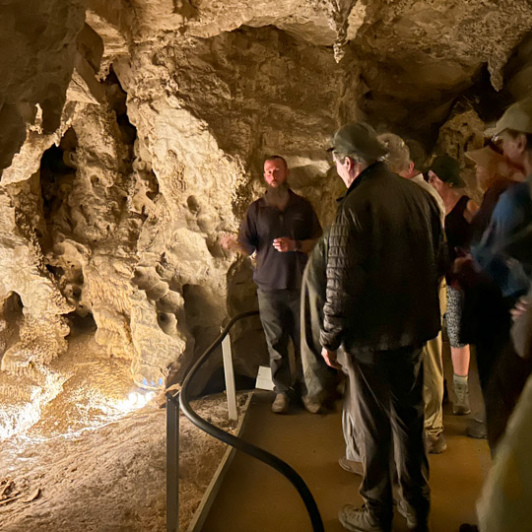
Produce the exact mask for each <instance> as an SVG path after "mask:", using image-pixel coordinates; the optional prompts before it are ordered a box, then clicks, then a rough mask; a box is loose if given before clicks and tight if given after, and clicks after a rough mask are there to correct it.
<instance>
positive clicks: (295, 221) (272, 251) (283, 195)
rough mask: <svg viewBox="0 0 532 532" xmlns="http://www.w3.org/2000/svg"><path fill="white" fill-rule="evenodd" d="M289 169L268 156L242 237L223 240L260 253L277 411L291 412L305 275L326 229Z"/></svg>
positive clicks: (258, 275)
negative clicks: (292, 360)
mask: <svg viewBox="0 0 532 532" xmlns="http://www.w3.org/2000/svg"><path fill="white" fill-rule="evenodd" d="M288 174H289V170H288V166H287V164H286V161H285V159H284V158H283V157H280V156H279V155H274V156H272V157H268V159H266V161H265V162H264V179H265V181H266V184H267V190H266V193H265V194H264V196H263V197H262V198H260V199H258V200H257V201H254V202H253V203H252V204H251V205H250V207H249V209H248V211H247V214H246V217H245V219H244V221H243V223H242V225H241V227H240V232H239V236H238V241H237V240H236V239H235V238H234V237H233V236H232V235H226V236H225V237H223V238H222V240H221V241H220V243H221V245H222V246H223V247H224V248H226V249H232V250H235V251H238V250H239V251H241V252H245V253H247V254H249V255H251V254H253V253H254V252H256V253H257V266H256V268H255V271H254V273H253V280H254V281H255V284H256V285H257V296H258V300H259V311H260V319H261V322H262V327H263V328H264V334H265V336H266V342H267V344H268V351H269V354H270V367H271V370H272V379H273V383H274V386H275V392H276V394H277V395H276V398H275V401H274V402H273V405H272V411H273V412H275V413H277V414H283V413H286V412H287V411H288V408H289V406H290V399H291V397H293V396H294V395H295V390H294V388H293V386H292V378H291V373H290V365H289V360H288V344H289V339H290V338H291V339H292V342H293V344H294V350H295V354H296V364H297V367H298V375H297V379H296V380H297V381H298V382H297V383H298V384H299V385H300V386H302V385H303V382H302V378H301V362H300V359H299V345H300V322H299V319H300V318H299V316H300V314H299V307H300V289H301V278H302V276H303V270H304V268H305V264H306V262H307V254H308V253H309V252H310V251H311V250H312V247H313V246H314V243H315V242H316V239H317V238H319V236H320V235H321V233H322V230H321V226H320V223H319V221H318V218H317V216H316V213H315V212H314V209H313V208H312V205H311V204H310V202H309V201H307V200H306V199H305V198H302V197H301V196H298V195H297V194H295V193H294V192H293V191H292V190H290V188H289V187H288V183H287V178H288ZM303 399H305V398H303Z"/></svg>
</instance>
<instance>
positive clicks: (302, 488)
mask: <svg viewBox="0 0 532 532" xmlns="http://www.w3.org/2000/svg"><path fill="white" fill-rule="evenodd" d="M257 314H258V311H257V310H254V311H249V312H243V313H242V314H238V315H237V316H235V317H234V318H232V319H231V321H230V322H229V323H228V324H227V326H226V327H225V328H224V329H223V330H222V332H221V333H220V335H219V336H218V338H216V340H214V342H213V343H212V344H211V346H210V347H209V348H208V349H207V350H206V351H205V353H204V354H203V355H202V356H201V357H200V358H199V359H198V361H197V362H196V363H195V364H194V366H193V367H192V369H191V370H190V371H189V373H188V374H187V376H186V378H185V380H184V382H183V385H182V387H181V392H180V393H179V404H180V406H181V410H182V411H183V414H185V416H186V417H187V418H188V419H189V420H190V421H191V422H192V423H193V424H194V425H196V427H198V428H200V429H201V430H203V431H204V432H206V433H207V434H210V435H211V436H213V437H214V438H216V439H218V440H220V441H222V442H224V443H227V444H228V445H231V446H232V447H234V448H236V449H238V450H239V451H242V452H244V453H246V454H248V455H250V456H252V457H254V458H256V459H258V460H260V461H261V462H264V463H265V464H267V465H269V466H270V467H273V468H274V469H276V470H277V471H279V473H281V474H282V475H284V476H285V477H286V478H287V479H288V480H289V481H290V482H291V483H292V485H293V486H294V487H295V488H296V490H297V492H298V493H299V495H300V496H301V498H302V499H303V503H304V504H305V507H306V509H307V512H308V514H309V517H310V521H311V524H312V529H313V531H314V532H324V528H323V521H322V519H321V515H320V512H319V510H318V506H317V505H316V501H315V500H314V497H313V496H312V493H311V492H310V490H309V488H308V486H307V485H306V484H305V482H304V480H303V479H302V478H301V476H300V475H299V474H298V473H297V472H296V471H295V470H294V469H293V468H292V467H291V466H290V465H289V464H287V463H286V462H284V461H283V460H281V459H280V458H278V457H277V456H275V455H273V454H271V453H269V452H268V451H265V450H263V449H261V448H260V447H257V446H255V445H252V444H251V443H248V442H246V441H244V440H242V439H241V438H238V437H237V436H233V435H232V434H229V433H228V432H225V431H224V430H222V429H220V428H218V427H216V426H215V425H213V424H212V423H209V422H208V421H206V420H205V419H203V418H202V417H200V416H199V415H198V414H197V413H196V412H195V411H194V410H193V409H192V407H191V406H190V402H189V399H188V388H189V386H190V383H191V381H192V380H193V379H194V376H195V375H196V373H197V372H198V370H199V369H200V368H201V367H202V366H203V364H204V363H205V362H206V361H207V359H208V358H209V356H210V355H211V354H212V353H213V352H214V350H215V349H216V348H217V347H218V346H219V345H220V344H221V343H222V341H223V339H224V338H225V337H226V336H227V334H229V331H230V330H231V328H232V327H233V325H234V324H235V323H236V322H238V321H240V320H242V319H244V318H247V317H250V316H255V315H257ZM167 396H168V398H169V400H170V399H171V400H173V401H175V397H174V396H172V395H171V394H169V393H167ZM169 402H170V401H169Z"/></svg>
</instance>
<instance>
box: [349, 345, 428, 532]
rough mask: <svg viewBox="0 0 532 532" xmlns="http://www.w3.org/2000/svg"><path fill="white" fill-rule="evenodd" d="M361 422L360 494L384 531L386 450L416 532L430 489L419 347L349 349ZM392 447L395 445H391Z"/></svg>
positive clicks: (424, 518) (389, 501) (388, 476)
mask: <svg viewBox="0 0 532 532" xmlns="http://www.w3.org/2000/svg"><path fill="white" fill-rule="evenodd" d="M349 373H350V375H349V377H350V378H353V379H354V380H355V383H356V386H355V393H356V396H357V400H358V401H357V402H358V408H359V412H358V415H359V416H360V417H359V419H360V421H361V430H360V431H359V432H360V436H361V437H362V441H361V442H360V443H361V447H362V461H363V465H364V471H365V474H364V480H363V481H362V485H361V488H360V494H361V495H362V497H363V498H364V501H365V503H366V506H367V508H368V510H369V511H370V513H371V514H372V515H373V516H374V517H375V518H376V519H377V520H378V521H379V522H380V523H381V526H382V527H383V528H384V529H385V530H389V529H391V523H392V518H393V498H392V470H391V469H392V467H393V465H392V460H391V456H392V451H393V450H394V447H395V453H394V455H395V462H396V467H397V474H398V478H399V485H400V487H401V492H402V497H403V499H404V500H405V502H406V503H407V504H408V511H409V514H411V515H412V516H414V517H415V519H416V521H417V523H418V526H419V527H420V529H422V528H423V526H425V525H426V524H427V523H428V514H429V507H430V490H429V485H428V469H429V465H428V460H427V454H426V450H425V441H424V428H423V422H424V407H423V359H422V347H405V348H402V349H397V350H391V351H362V350H357V349H349ZM394 444H395V445H394Z"/></svg>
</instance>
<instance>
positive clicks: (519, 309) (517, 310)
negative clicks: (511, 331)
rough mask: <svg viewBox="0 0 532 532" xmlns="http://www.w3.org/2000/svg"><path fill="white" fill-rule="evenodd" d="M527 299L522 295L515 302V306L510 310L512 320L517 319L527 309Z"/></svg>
mask: <svg viewBox="0 0 532 532" xmlns="http://www.w3.org/2000/svg"><path fill="white" fill-rule="evenodd" d="M528 305H529V303H528V301H527V300H526V298H524V297H522V298H521V299H520V300H519V301H518V302H517V303H516V304H515V307H514V308H513V309H512V310H511V311H510V313H511V314H512V320H514V321H516V320H518V319H519V318H520V317H521V316H522V315H523V314H524V313H525V312H526V311H527V309H528Z"/></svg>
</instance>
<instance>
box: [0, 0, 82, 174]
mask: <svg viewBox="0 0 532 532" xmlns="http://www.w3.org/2000/svg"><path fill="white" fill-rule="evenodd" d="M84 14H85V6H84V3H83V2H82V0H47V1H41V0H4V1H3V2H1V3H0V49H1V50H2V54H1V56H0V73H1V75H0V171H1V170H2V169H3V168H6V167H8V166H9V165H10V164H11V159H12V157H13V155H14V154H15V153H17V152H18V151H19V150H20V148H21V146H22V144H23V142H24V140H25V138H26V124H27V123H33V122H34V120H35V116H36V113H37V107H36V106H37V105H38V106H39V108H40V110H41V111H42V127H43V129H44V130H45V131H46V132H49V133H51V132H53V131H55V130H56V129H57V128H58V127H59V125H60V119H61V114H62V110H63V106H64V104H65V100H66V90H67V87H68V85H69V84H70V80H71V77H72V71H73V68H74V61H75V58H76V53H77V52H76V49H77V46H76V38H77V36H78V34H79V32H80V31H81V29H82V27H83V20H84Z"/></svg>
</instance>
